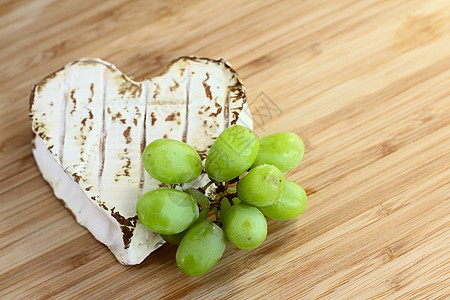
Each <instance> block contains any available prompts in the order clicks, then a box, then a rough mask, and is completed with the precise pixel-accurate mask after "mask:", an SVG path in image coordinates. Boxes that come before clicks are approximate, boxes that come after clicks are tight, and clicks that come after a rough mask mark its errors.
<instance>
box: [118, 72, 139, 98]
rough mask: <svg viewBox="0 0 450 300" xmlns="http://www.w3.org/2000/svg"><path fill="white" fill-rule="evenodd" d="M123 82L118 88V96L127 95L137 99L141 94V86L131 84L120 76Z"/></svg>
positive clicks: (123, 76)
mask: <svg viewBox="0 0 450 300" xmlns="http://www.w3.org/2000/svg"><path fill="white" fill-rule="evenodd" d="M122 78H123V80H124V81H123V82H122V83H121V84H120V86H119V95H125V94H126V93H129V94H130V95H131V96H132V97H133V98H139V97H140V96H141V94H142V86H141V85H140V84H135V83H133V82H131V81H130V80H129V79H128V78H126V77H125V75H124V74H122Z"/></svg>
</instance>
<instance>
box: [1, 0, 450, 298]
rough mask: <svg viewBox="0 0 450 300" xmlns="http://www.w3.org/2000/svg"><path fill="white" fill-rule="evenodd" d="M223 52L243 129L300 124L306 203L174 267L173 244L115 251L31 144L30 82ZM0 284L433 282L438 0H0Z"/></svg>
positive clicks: (310, 293)
mask: <svg viewBox="0 0 450 300" xmlns="http://www.w3.org/2000/svg"><path fill="white" fill-rule="evenodd" d="M182 55H198V56H206V57H211V58H217V57H223V58H225V59H227V60H228V61H230V62H231V64H232V65H233V66H234V67H235V69H236V70H237V72H238V73H239V75H240V76H241V78H242V79H243V81H244V84H245V85H246V88H247V96H248V98H249V104H250V108H251V109H252V111H253V116H254V119H255V121H256V128H255V131H256V133H257V134H258V135H259V136H264V135H267V134H270V133H274V132H279V131H292V132H295V133H297V134H299V135H300V136H301V137H302V138H303V140H304V142H305V144H306V154H305V158H304V160H303V161H302V162H301V164H300V165H299V166H298V167H296V168H295V169H293V170H291V171H290V172H289V173H288V174H287V178H288V179H290V180H292V181H295V182H297V183H298V184H300V185H301V186H303V187H304V188H305V190H306V191H307V194H308V207H307V210H306V211H305V213H304V214H303V215H302V216H300V217H299V218H297V219H296V220H292V221H285V222H281V221H270V222H269V235H268V238H267V240H266V241H265V242H264V244H263V245H262V246H260V247H259V248H257V249H255V250H251V251H244V250H239V249H237V248H236V247H234V246H233V245H231V244H230V243H229V244H228V245H227V249H226V251H225V254H224V257H223V258H222V260H221V261H220V262H219V263H218V264H217V265H216V267H215V268H214V269H213V270H212V271H210V272H209V273H207V275H204V276H202V277H198V278H190V277H186V276H184V275H183V274H182V273H181V272H180V271H178V269H177V266H176V263H175V259H174V257H175V252H176V247H174V246H168V245H165V246H163V247H162V248H160V249H158V250H157V251H156V252H154V253H153V254H151V255H150V256H149V257H148V258H147V259H146V260H145V261H144V263H142V264H141V265H139V266H122V265H120V264H119V263H118V262H117V261H116V259H115V258H114V256H113V255H112V254H111V253H110V252H109V250H108V249H107V248H106V247H105V246H103V245H102V244H100V243H99V242H97V241H96V240H95V239H94V238H93V236H91V235H90V234H89V232H87V230H85V229H84V228H83V227H80V226H78V225H77V223H76V221H75V220H74V219H73V218H72V217H71V215H70V213H69V211H67V210H66V209H65V208H64V206H63V205H62V203H61V202H60V201H58V200H57V199H56V198H55V196H54V195H53V193H52V191H51V188H50V187H49V185H48V184H47V183H46V182H45V181H44V180H43V179H42V177H41V176H40V173H39V171H38V169H37V167H36V165H35V162H34V160H33V157H32V155H31V145H30V140H31V137H32V132H31V128H30V123H29V120H28V97H29V93H30V90H31V87H32V86H33V84H35V83H36V82H37V81H39V80H40V79H41V78H43V77H44V76H45V75H47V74H49V73H51V72H53V71H55V70H56V69H58V68H60V67H61V66H63V65H64V64H66V63H68V62H70V61H72V60H75V59H77V58H80V57H101V58H103V59H106V60H108V61H110V62H112V63H114V64H115V65H116V66H117V67H118V68H119V69H120V70H122V71H123V72H124V73H125V74H128V75H130V76H133V77H134V78H136V79H139V80H140V79H142V78H149V77H151V76H155V75H157V74H158V73H160V72H161V71H163V70H164V68H165V66H166V65H167V64H168V63H169V62H170V61H171V60H173V59H174V58H177V57H179V56H182ZM0 61H1V62H2V63H1V65H0V78H1V81H0V155H1V156H0V169H1V172H0V205H1V206H0V298H1V299H20V298H23V299H30V298H79V299H93V298H106V299H114V298H118V299H119V298H122V299H131V298H145V299H158V298H170V299H174V298H186V299H192V298H208V299H209V298H219V299H261V298H266V299H288V298H292V299H315V298H321V299H369V298H371V299H374V298H377V299H378V298H381V299H394V298H400V299H411V298H416V299H439V298H440V299H444V298H446V297H449V293H450V290H449V287H448V286H449V285H450V280H449V276H450V275H449V263H448V261H449V259H450V254H449V251H448V249H449V242H448V241H449V240H450V235H449V230H448V224H449V220H450V218H449V212H450V205H449V199H450V184H449V181H450V170H449V167H450V154H449V152H450V126H449V125H450V3H449V2H448V1H445V0H440V1H423V0H412V1H356V0H349V1H347V0H345V1H260V2H257V1H244V2H241V1H220V2H219V1H210V2H208V1H176V0H175V1H168V2H166V1H126V0H113V1H55V0H42V1H12V0H11V1H8V0H6V1H4V0H3V1H0Z"/></svg>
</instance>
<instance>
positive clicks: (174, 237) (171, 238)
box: [161, 209, 209, 245]
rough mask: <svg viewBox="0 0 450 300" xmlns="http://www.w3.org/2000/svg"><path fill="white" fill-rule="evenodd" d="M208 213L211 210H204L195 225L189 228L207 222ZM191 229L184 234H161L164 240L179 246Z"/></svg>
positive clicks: (184, 231)
mask: <svg viewBox="0 0 450 300" xmlns="http://www.w3.org/2000/svg"><path fill="white" fill-rule="evenodd" d="M208 213H209V209H204V210H202V211H201V212H200V213H199V214H198V218H197V220H195V221H194V223H192V225H191V226H190V227H189V228H191V227H192V226H194V225H195V224H197V223H200V222H201V221H203V220H206V218H208ZM189 228H188V229H185V230H183V231H182V232H179V233H176V234H161V237H162V238H163V240H165V241H166V242H168V243H169V244H173V245H178V244H179V243H180V242H181V240H182V239H183V237H184V235H185V234H186V232H188V230H189Z"/></svg>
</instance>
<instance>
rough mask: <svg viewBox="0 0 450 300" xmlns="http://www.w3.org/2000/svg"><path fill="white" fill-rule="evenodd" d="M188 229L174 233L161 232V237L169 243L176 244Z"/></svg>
mask: <svg viewBox="0 0 450 300" xmlns="http://www.w3.org/2000/svg"><path fill="white" fill-rule="evenodd" d="M188 230H189V228H188V229H185V230H183V231H182V232H179V233H175V234H161V237H162V239H163V240H165V241H166V242H168V243H169V244H172V245H178V244H179V243H180V242H181V240H182V239H183V237H184V235H185V234H186V232H187V231H188Z"/></svg>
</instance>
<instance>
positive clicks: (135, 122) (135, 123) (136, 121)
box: [133, 118, 138, 126]
mask: <svg viewBox="0 0 450 300" xmlns="http://www.w3.org/2000/svg"><path fill="white" fill-rule="evenodd" d="M137 123H138V120H137V119H136V118H134V119H133V124H134V126H137Z"/></svg>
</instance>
